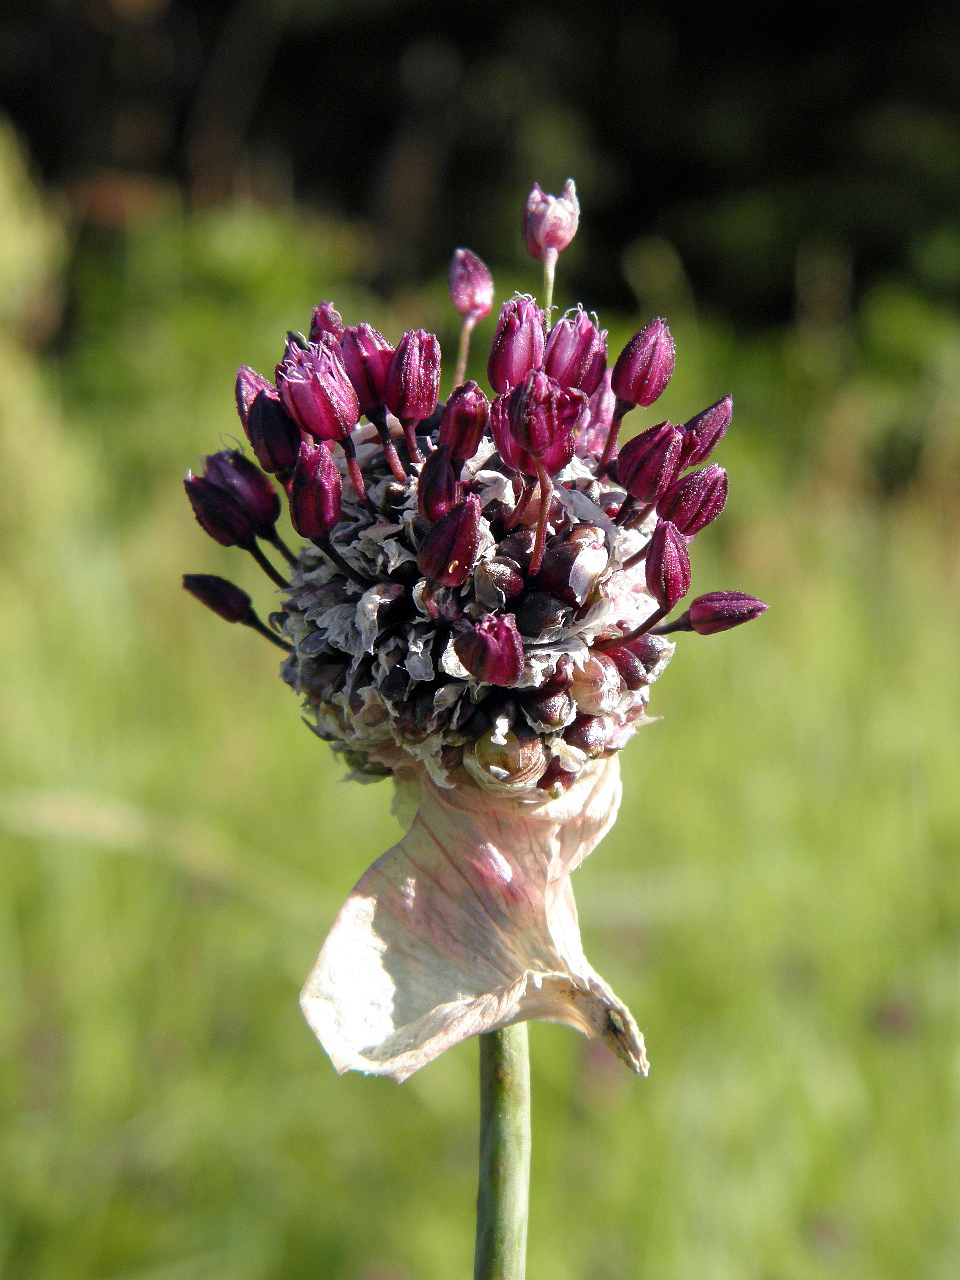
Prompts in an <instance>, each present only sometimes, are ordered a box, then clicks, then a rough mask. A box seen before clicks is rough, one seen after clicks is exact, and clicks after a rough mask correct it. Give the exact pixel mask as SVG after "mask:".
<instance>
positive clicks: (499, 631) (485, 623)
mask: <svg viewBox="0 0 960 1280" xmlns="http://www.w3.org/2000/svg"><path fill="white" fill-rule="evenodd" d="M453 648H454V652H455V653H456V655H457V657H458V658H459V659H460V661H461V662H462V663H463V665H464V666H465V667H466V669H467V670H468V671H469V672H470V674H471V675H472V676H473V678H474V679H475V680H479V681H481V683H483V684H497V685H501V686H503V687H505V688H510V687H512V686H513V685H516V684H518V683H519V681H520V677H521V676H522V675H523V641H522V640H521V639H520V633H519V631H517V624H516V620H515V619H514V616H513V614H512V613H507V614H503V615H501V616H499V617H497V616H495V615H494V614H492V613H488V614H487V616H486V617H485V618H481V619H480V621H479V622H476V623H474V625H473V626H472V627H471V629H470V630H469V631H466V632H464V634H463V635H461V636H457V638H456V640H454V642H453Z"/></svg>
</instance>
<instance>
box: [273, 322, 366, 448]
mask: <svg viewBox="0 0 960 1280" xmlns="http://www.w3.org/2000/svg"><path fill="white" fill-rule="evenodd" d="M277 390H278V392H279V393H280V399H281V400H282V401H283V407H284V408H285V409H286V411H287V413H289V414H290V416H291V418H293V420H294V421H295V422H296V423H297V425H298V426H299V427H300V428H301V429H302V430H303V431H306V432H307V434H308V435H311V436H314V437H315V438H316V439H317V440H343V439H344V438H345V437H346V436H348V435H349V434H350V432H351V431H352V430H353V429H354V427H355V426H356V425H357V423H358V422H359V420H360V404H359V401H358V400H357V393H356V392H355V391H354V389H353V386H352V385H351V382H350V379H349V377H348V376H347V371H346V369H345V368H344V364H343V360H342V359H341V357H340V352H339V348H337V347H335V346H334V345H333V344H328V343H326V342H319V343H310V344H309V346H308V347H307V348H306V350H304V349H303V348H302V347H301V346H300V345H299V343H297V342H295V341H293V340H290V341H288V343H287V350H286V355H285V357H284V359H283V361H282V363H281V364H280V365H278V366H277Z"/></svg>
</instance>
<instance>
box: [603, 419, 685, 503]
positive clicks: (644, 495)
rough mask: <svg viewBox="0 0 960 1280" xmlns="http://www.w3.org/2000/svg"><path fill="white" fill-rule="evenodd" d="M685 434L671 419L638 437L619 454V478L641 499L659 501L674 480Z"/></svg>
mask: <svg viewBox="0 0 960 1280" xmlns="http://www.w3.org/2000/svg"><path fill="white" fill-rule="evenodd" d="M682 448H683V436H682V435H681V433H680V432H679V431H678V430H677V428H676V427H672V426H671V425H670V423H669V422H661V423H659V424H658V425H657V426H655V427H648V428H647V430H646V431H641V432H640V434H639V435H638V436H634V437H633V439H632V440H628V441H627V443H626V444H625V445H624V446H623V448H622V449H621V450H620V453H619V456H618V457H617V479H618V480H619V482H620V484H621V485H622V486H623V487H624V489H626V491H627V493H629V495H630V497H631V498H634V499H635V500H636V501H637V502H644V503H646V502H656V501H657V499H658V498H662V497H663V495H664V494H665V493H666V491H667V490H668V489H669V488H670V485H671V484H672V483H673V478H674V476H675V475H676V474H677V464H678V463H679V461H680V451H681V449H682Z"/></svg>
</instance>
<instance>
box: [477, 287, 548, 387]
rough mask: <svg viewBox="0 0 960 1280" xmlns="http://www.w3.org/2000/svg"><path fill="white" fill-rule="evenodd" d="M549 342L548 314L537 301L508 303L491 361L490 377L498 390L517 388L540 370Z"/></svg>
mask: <svg viewBox="0 0 960 1280" xmlns="http://www.w3.org/2000/svg"><path fill="white" fill-rule="evenodd" d="M545 342H546V333H545V320H544V315H543V312H542V311H541V310H540V308H539V307H538V306H537V304H536V302H534V300H533V298H528V297H525V296H524V297H519V298H511V299H510V300H509V302H505V303H504V304H503V306H502V307H501V308H500V319H499V320H498V321H497V332H496V333H495V334H494V337H493V345H492V346H491V348H490V359H489V360H488V361H487V377H488V378H489V380H490V385H491V387H493V389H494V391H497V392H503V391H506V390H507V389H508V388H509V387H515V386H517V384H518V383H520V382H522V381H523V379H524V378H525V377H526V376H527V374H528V373H529V372H530V370H531V369H537V368H539V367H540V365H541V364H542V363H543V350H544V344H545Z"/></svg>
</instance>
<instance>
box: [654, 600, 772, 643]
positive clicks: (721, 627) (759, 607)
mask: <svg viewBox="0 0 960 1280" xmlns="http://www.w3.org/2000/svg"><path fill="white" fill-rule="evenodd" d="M769 607H770V606H769V605H766V604H764V603H763V601H762V600H757V599H756V598H755V597H754V596H748V595H744V593H743V592H742V591H709V592H708V593H707V594H706V595H705V596H697V598H696V600H694V601H692V602H691V604H690V608H689V609H688V610H687V612H686V613H685V614H684V617H685V618H686V617H687V616H689V624H690V625H689V629H690V630H691V631H696V633H697V634H698V635H701V636H710V635H713V633H714V632H715V631H729V630H730V628H731V627H739V626H740V625H741V624H742V623H744V622H752V621H753V619H754V618H759V617H760V615H761V613H765V612H766V610H767V609H769ZM678 621H680V619H678ZM673 629H674V628H671V630H673ZM675 629H676V630H686V628H679V627H678V628H675Z"/></svg>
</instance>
